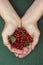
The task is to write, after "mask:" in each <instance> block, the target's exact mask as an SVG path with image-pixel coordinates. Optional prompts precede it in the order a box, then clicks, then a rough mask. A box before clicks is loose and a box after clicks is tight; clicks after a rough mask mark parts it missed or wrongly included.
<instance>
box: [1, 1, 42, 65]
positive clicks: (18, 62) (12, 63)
mask: <svg viewBox="0 0 43 65" xmlns="http://www.w3.org/2000/svg"><path fill="white" fill-rule="evenodd" d="M33 1H34V0H10V3H11V4H12V6H13V7H14V8H15V10H16V12H17V13H18V14H19V16H20V17H22V16H23V15H24V13H25V12H26V10H27V9H28V8H29V7H30V6H31V4H32V3H33ZM4 25H5V23H4V20H3V19H2V18H1V17H0V65H43V16H42V17H41V18H40V20H39V22H38V27H39V29H40V31H41V35H40V40H39V42H38V45H37V46H36V48H35V49H34V51H32V52H31V54H29V55H28V56H26V57H24V58H22V59H20V58H17V57H15V55H14V54H13V53H11V52H10V51H9V50H8V49H7V47H5V46H4V44H3V40H2V36H1V33H2V30H3V28H4Z"/></svg>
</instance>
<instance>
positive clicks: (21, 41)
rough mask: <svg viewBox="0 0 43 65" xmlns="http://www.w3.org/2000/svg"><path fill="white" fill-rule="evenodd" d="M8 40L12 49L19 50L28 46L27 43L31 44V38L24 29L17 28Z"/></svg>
mask: <svg viewBox="0 0 43 65" xmlns="http://www.w3.org/2000/svg"><path fill="white" fill-rule="evenodd" d="M8 39H9V42H10V44H11V47H12V48H17V49H20V50H22V49H23V48H24V47H26V46H28V45H29V43H32V42H33V38H32V37H31V36H30V35H29V33H28V32H27V31H26V30H25V29H24V28H17V29H16V30H15V32H14V33H13V35H11V36H10V37H9V38H8Z"/></svg>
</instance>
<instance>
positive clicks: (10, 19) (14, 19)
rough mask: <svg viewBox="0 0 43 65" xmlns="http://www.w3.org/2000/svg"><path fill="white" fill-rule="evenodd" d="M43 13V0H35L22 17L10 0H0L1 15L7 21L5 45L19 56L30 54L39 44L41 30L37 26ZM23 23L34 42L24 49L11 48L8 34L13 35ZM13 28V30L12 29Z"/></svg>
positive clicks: (3, 35)
mask: <svg viewBox="0 0 43 65" xmlns="http://www.w3.org/2000/svg"><path fill="white" fill-rule="evenodd" d="M42 15H43V0H35V1H34V2H33V4H32V5H31V6H30V8H29V9H28V10H27V11H26V13H25V14H24V16H23V17H22V18H20V17H19V16H18V15H17V13H16V12H15V10H14V9H13V7H12V6H11V4H10V3H9V1H8V0H0V16H1V17H2V18H3V19H4V21H5V27H4V29H3V31H2V37H3V42H4V45H5V46H7V47H8V49H9V50H10V51H11V52H13V53H14V54H15V55H16V56H17V57H19V58H23V57H25V56H26V55H28V54H29V53H30V52H31V51H32V50H34V48H35V46H36V45H37V44H38V41H39V37H40V31H39V29H38V26H37V21H38V20H39V19H40V17H41V16H42ZM21 25H22V26H23V27H24V28H25V29H26V30H27V32H28V33H29V34H30V35H31V36H33V42H32V43H30V45H29V46H27V47H25V48H23V50H18V49H15V48H14V49H11V46H10V44H9V42H8V35H9V36H10V35H12V33H13V32H14V31H15V29H16V28H17V27H21ZM11 29H12V30H11Z"/></svg>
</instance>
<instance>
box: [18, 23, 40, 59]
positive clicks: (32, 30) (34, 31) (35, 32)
mask: <svg viewBox="0 0 43 65" xmlns="http://www.w3.org/2000/svg"><path fill="white" fill-rule="evenodd" d="M24 23H25V22H24ZM24 23H23V25H22V26H23V27H24V28H25V29H26V30H27V32H28V33H29V34H30V35H31V36H32V37H33V42H32V43H30V45H29V46H27V47H25V48H23V50H22V53H20V54H19V53H18V54H17V56H18V57H19V58H23V57H25V56H26V55H28V54H29V53H30V52H31V51H32V50H34V48H35V46H36V45H37V44H38V41H39V37H40V31H39V29H38V27H37V25H36V24H32V23H27V24H24Z"/></svg>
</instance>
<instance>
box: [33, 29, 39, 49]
mask: <svg viewBox="0 0 43 65" xmlns="http://www.w3.org/2000/svg"><path fill="white" fill-rule="evenodd" d="M39 37H40V32H39V31H38V29H35V33H34V39H33V42H32V50H34V48H35V46H36V45H37V44H38V41H39Z"/></svg>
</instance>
